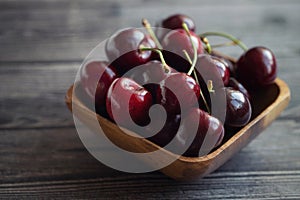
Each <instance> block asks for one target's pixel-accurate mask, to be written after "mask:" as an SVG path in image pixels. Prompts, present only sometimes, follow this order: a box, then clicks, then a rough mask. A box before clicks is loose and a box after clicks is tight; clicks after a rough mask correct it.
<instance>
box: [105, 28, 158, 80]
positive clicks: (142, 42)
mask: <svg viewBox="0 0 300 200" xmlns="http://www.w3.org/2000/svg"><path fill="white" fill-rule="evenodd" d="M141 47H147V48H155V47H156V45H155V42H154V41H153V40H152V39H151V37H150V36H149V35H147V34H145V33H144V32H142V31H141V30H139V29H136V28H128V29H123V30H120V31H118V32H116V33H115V34H114V35H112V36H111V37H110V38H109V39H108V40H107V41H106V45H105V52H106V55H107V57H108V59H109V60H110V61H111V62H112V64H113V65H114V66H115V67H116V69H117V70H118V72H119V73H121V74H123V73H125V72H126V71H128V70H130V69H132V68H133V67H135V66H138V65H141V64H144V63H146V62H148V61H149V60H151V59H152V51H140V48H141Z"/></svg>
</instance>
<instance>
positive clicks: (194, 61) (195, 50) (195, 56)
mask: <svg viewBox="0 0 300 200" xmlns="http://www.w3.org/2000/svg"><path fill="white" fill-rule="evenodd" d="M182 28H183V29H184V30H185V32H186V34H187V35H188V36H189V39H190V42H191V44H192V47H193V51H194V58H193V62H192V63H191V68H190V70H189V71H188V73H187V75H189V76H190V75H191V74H192V72H193V71H194V69H195V66H196V62H197V47H196V45H195V44H194V42H193V39H192V35H191V32H190V30H189V28H188V26H187V25H186V23H183V24H182Z"/></svg>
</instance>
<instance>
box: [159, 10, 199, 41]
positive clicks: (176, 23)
mask: <svg viewBox="0 0 300 200" xmlns="http://www.w3.org/2000/svg"><path fill="white" fill-rule="evenodd" d="M183 23H185V24H186V25H187V27H188V29H189V30H190V31H192V32H195V30H196V26H195V23H194V21H193V20H192V19H191V18H190V17H188V16H187V15H183V14H175V15H172V16H169V17H167V18H165V19H163V20H162V21H160V22H159V23H158V24H157V26H158V27H161V28H157V29H156V35H157V36H158V38H159V39H162V38H163V37H164V36H165V35H166V34H167V33H168V32H169V31H170V30H175V29H182V24H183Z"/></svg>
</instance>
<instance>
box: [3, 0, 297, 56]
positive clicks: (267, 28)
mask: <svg viewBox="0 0 300 200" xmlns="http://www.w3.org/2000/svg"><path fill="white" fill-rule="evenodd" d="M170 3H171V5H172V7H170ZM0 8H1V12H0V27H1V28H0V36H1V37H0V43H1V47H2V48H1V49H0V60H1V61H32V60H36V61H37V60H39V61H52V60H60V61H65V60H76V61H78V60H82V59H83V58H84V57H85V56H86V55H87V54H88V53H89V51H90V50H92V48H93V47H95V46H96V45H97V44H98V43H99V42H101V41H103V40H104V39H106V38H107V37H108V36H109V35H111V34H112V33H113V32H114V31H116V30H117V29H120V28H125V27H130V26H137V27H140V21H141V18H143V17H146V18H149V20H150V21H151V22H155V21H157V20H159V19H161V18H162V17H166V16H168V15H169V14H173V13H177V12H180V13H186V14H188V15H190V16H191V17H193V18H194V19H195V21H196V24H197V26H198V32H203V31H209V30H217V31H225V32H229V33H232V34H234V35H236V36H238V37H239V38H241V39H243V40H244V41H245V42H246V44H248V45H249V46H254V45H266V46H268V47H270V48H271V49H273V50H274V51H275V52H276V53H277V54H278V55H279V56H280V57H289V56H298V55H299V40H297V39H296V38H297V37H298V33H299V27H300V25H299V23H300V20H299V19H300V16H299V14H298V10H299V8H300V3H299V1H284V3H283V2H282V1H278V0H275V1H272V3H270V1H269V0H263V1H236V0H230V1H226V3H225V2H222V1H214V2H207V1H197V0H192V1H189V2H188V3H187V2H184V3H183V2H182V1H179V0H175V1H170V0H166V1H159V2H158V1H142V0H138V1H132V0H130V1H126V2H123V1H120V0H113V1H95V0H92V1H82V0H81V1H80V0H76V1H65V0H62V1H36V0H31V1H1V2H0ZM224 11H225V12H224ZM132 13H134V15H133V14H132ZM228 51H229V52H231V53H233V54H235V55H237V53H236V50H228Z"/></svg>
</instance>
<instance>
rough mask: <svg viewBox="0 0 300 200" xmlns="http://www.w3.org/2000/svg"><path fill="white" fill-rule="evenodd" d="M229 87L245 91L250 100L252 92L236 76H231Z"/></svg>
mask: <svg viewBox="0 0 300 200" xmlns="http://www.w3.org/2000/svg"><path fill="white" fill-rule="evenodd" d="M228 87H231V88H233V89H235V90H238V91H240V92H241V93H243V94H244V95H245V96H246V97H247V98H248V99H249V100H250V94H249V92H248V91H247V90H246V88H245V87H244V86H243V85H242V84H241V83H240V82H238V81H237V80H236V79H235V78H233V77H231V78H230V79H229V82H228Z"/></svg>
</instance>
